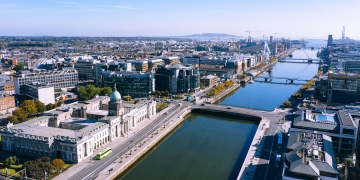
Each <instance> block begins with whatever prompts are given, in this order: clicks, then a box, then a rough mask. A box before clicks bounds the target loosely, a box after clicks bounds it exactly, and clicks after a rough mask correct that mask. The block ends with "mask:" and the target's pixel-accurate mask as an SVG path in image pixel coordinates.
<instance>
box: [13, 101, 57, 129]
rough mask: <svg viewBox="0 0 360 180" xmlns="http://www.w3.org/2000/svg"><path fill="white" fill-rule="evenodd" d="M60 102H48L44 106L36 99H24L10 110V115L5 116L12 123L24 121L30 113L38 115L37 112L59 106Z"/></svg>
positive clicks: (28, 117)
mask: <svg viewBox="0 0 360 180" xmlns="http://www.w3.org/2000/svg"><path fill="white" fill-rule="evenodd" d="M62 103H63V102H62V101H58V102H57V103H56V104H51V103H49V104H48V105H46V106H45V104H44V103H42V102H41V101H39V100H38V99H34V100H25V101H24V102H23V103H22V104H21V105H20V106H19V108H17V109H15V110H14V111H13V112H12V116H8V117H7V120H8V121H10V122H12V123H14V124H18V123H21V122H25V121H27V120H29V119H30V116H31V115H34V114H37V115H39V113H42V112H44V111H46V110H50V109H54V108H57V107H59V106H61V104H62Z"/></svg>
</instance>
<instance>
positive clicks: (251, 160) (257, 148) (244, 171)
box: [237, 118, 270, 180]
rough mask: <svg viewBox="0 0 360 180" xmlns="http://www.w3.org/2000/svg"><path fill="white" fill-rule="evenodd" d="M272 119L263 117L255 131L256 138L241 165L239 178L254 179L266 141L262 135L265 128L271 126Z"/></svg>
mask: <svg viewBox="0 0 360 180" xmlns="http://www.w3.org/2000/svg"><path fill="white" fill-rule="evenodd" d="M269 126H270V121H269V120H267V119H264V118H263V119H262V120H261V121H260V123H259V127H258V130H257V131H256V133H255V136H254V139H253V140H252V142H251V145H250V148H249V150H248V153H247V155H246V157H245V160H244V162H243V165H242V166H241V169H240V172H239V175H238V177H237V179H238V180H239V179H252V178H253V176H254V173H255V170H256V165H257V164H258V162H259V156H260V153H261V149H262V147H263V144H264V141H262V137H263V136H264V134H265V130H266V129H267V128H269Z"/></svg>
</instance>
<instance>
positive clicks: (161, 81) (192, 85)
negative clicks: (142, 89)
mask: <svg viewBox="0 0 360 180" xmlns="http://www.w3.org/2000/svg"><path fill="white" fill-rule="evenodd" d="M155 80H156V81H155V89H156V90H159V91H169V92H170V93H173V94H177V93H188V92H190V91H195V92H196V91H198V90H200V73H199V69H197V68H194V67H192V66H190V65H187V66H183V65H181V64H174V65H171V66H169V65H165V66H160V67H159V68H158V70H157V71H156V73H155Z"/></svg>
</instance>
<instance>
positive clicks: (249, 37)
mask: <svg viewBox="0 0 360 180" xmlns="http://www.w3.org/2000/svg"><path fill="white" fill-rule="evenodd" d="M246 32H248V33H249V36H248V42H251V34H250V33H251V32H260V31H251V30H250V29H249V30H248V31H246Z"/></svg>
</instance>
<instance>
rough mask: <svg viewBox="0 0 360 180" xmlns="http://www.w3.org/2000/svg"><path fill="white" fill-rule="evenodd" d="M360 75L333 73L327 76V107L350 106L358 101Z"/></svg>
mask: <svg viewBox="0 0 360 180" xmlns="http://www.w3.org/2000/svg"><path fill="white" fill-rule="evenodd" d="M359 79H360V75H359V74H357V73H348V72H334V73H329V74H328V92H327V104H328V105H341V104H351V103H356V102H359V101H360V81H359Z"/></svg>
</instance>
